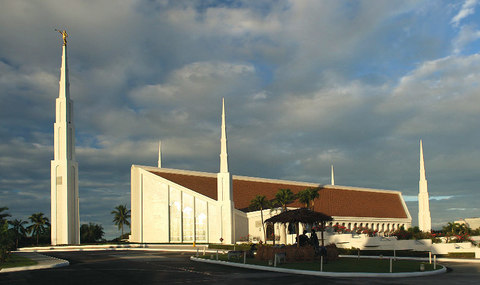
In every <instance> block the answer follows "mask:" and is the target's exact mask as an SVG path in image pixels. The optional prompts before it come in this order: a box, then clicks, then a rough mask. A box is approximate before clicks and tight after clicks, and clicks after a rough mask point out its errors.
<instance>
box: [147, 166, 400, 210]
mask: <svg viewBox="0 0 480 285" xmlns="http://www.w3.org/2000/svg"><path fill="white" fill-rule="evenodd" d="M146 170H147V171H149V172H151V173H153V174H155V175H158V176H160V177H163V178H165V179H167V180H170V181H172V182H174V183H176V184H179V185H181V186H183V187H186V188H188V189H191V190H193V191H195V192H197V193H200V194H202V195H205V196H207V197H209V198H212V199H215V200H217V176H216V174H215V173H205V172H194V171H184V170H173V169H165V168H148V169H146ZM232 181H233V200H234V205H235V208H237V209H239V210H242V211H244V212H249V211H251V209H249V205H250V201H251V200H252V199H253V198H254V197H255V196H256V195H265V196H266V197H267V199H269V200H272V199H273V198H274V197H275V194H276V193H277V192H278V190H279V189H282V188H287V189H290V190H292V192H293V193H295V194H296V193H298V192H299V191H301V190H304V189H306V188H312V187H319V188H320V190H319V198H318V199H316V200H315V209H314V210H315V211H318V212H322V213H325V214H327V215H329V216H342V217H371V218H399V219H407V218H408V214H407V212H406V209H405V208H404V206H403V205H404V204H403V200H402V197H401V193H400V192H398V191H387V190H375V189H365V188H354V187H346V186H337V185H335V186H332V185H320V184H315V183H308V182H295V181H285V180H274V179H264V178H252V177H245V176H233V177H232ZM288 206H289V207H298V208H300V207H302V206H303V205H302V204H300V203H299V202H298V201H295V202H293V203H291V204H289V205H288Z"/></svg>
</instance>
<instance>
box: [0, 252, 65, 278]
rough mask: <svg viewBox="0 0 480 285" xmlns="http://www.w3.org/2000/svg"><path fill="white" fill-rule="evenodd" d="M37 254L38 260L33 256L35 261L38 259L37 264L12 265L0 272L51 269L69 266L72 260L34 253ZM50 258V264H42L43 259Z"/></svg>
mask: <svg viewBox="0 0 480 285" xmlns="http://www.w3.org/2000/svg"><path fill="white" fill-rule="evenodd" d="M33 254H35V255H37V256H38V257H37V260H35V257H34V258H31V257H29V258H31V259H33V260H35V261H38V262H39V264H36V265H30V266H19V267H11V268H2V269H0V274H1V273H10V272H18V271H26V270H38V269H50V268H58V267H64V266H69V265H70V262H68V261H67V260H64V259H60V258H56V257H52V256H47V255H43V254H39V253H33ZM45 259H48V260H49V261H48V264H41V263H42V261H41V260H45Z"/></svg>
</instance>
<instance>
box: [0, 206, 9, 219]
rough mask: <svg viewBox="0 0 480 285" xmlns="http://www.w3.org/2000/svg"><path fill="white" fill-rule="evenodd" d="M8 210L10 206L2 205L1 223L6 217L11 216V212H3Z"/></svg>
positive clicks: (0, 210) (0, 212)
mask: <svg viewBox="0 0 480 285" xmlns="http://www.w3.org/2000/svg"><path fill="white" fill-rule="evenodd" d="M6 210H8V207H0V223H2V222H3V221H4V220H5V218H6V217H11V216H10V214H9V213H2V212H3V211H6Z"/></svg>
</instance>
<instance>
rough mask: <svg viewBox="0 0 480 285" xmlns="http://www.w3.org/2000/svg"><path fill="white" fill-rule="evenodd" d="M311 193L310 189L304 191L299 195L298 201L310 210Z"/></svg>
mask: <svg viewBox="0 0 480 285" xmlns="http://www.w3.org/2000/svg"><path fill="white" fill-rule="evenodd" d="M310 196H311V195H310V191H309V189H305V190H302V191H300V192H298V193H297V199H298V201H299V202H300V203H302V204H303V205H304V206H305V208H310Z"/></svg>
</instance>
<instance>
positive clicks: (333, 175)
mask: <svg viewBox="0 0 480 285" xmlns="http://www.w3.org/2000/svg"><path fill="white" fill-rule="evenodd" d="M331 166H332V171H331V172H332V180H331V181H332V185H335V174H334V173H333V164H332V165H331Z"/></svg>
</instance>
